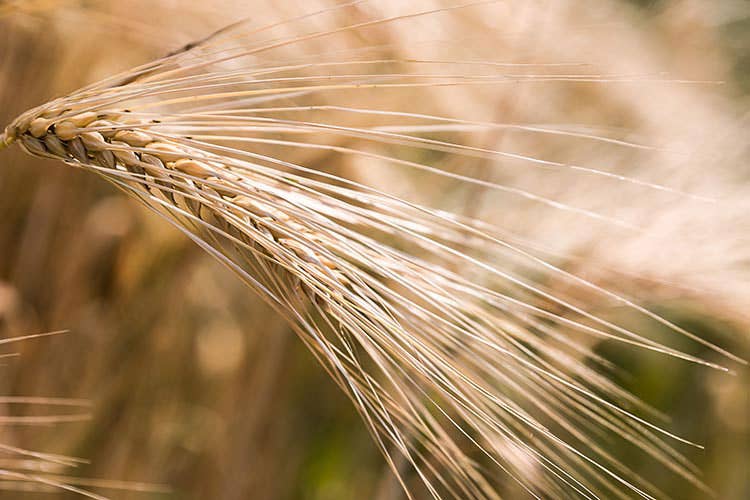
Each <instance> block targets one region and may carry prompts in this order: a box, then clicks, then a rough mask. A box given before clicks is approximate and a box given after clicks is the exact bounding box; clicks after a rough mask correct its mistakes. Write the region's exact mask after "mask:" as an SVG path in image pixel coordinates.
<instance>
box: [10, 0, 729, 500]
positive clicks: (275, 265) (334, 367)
mask: <svg viewBox="0 0 750 500" xmlns="http://www.w3.org/2000/svg"><path fill="white" fill-rule="evenodd" d="M347 5H348V4H347ZM347 5H343V6H338V7H336V8H331V9H329V10H327V11H322V12H315V13H311V14H309V15H303V16H300V17H299V18H297V19H294V20H291V21H290V23H291V22H299V21H302V20H304V19H306V18H312V17H315V16H325V15H328V14H330V13H331V12H333V11H337V10H341V9H345V8H346V7H347ZM471 8H472V6H471V5H470V6H456V7H450V8H438V9H434V10H431V11H415V12H412V13H409V14H402V15H396V16H392V17H384V18H374V19H370V20H366V21H362V22H360V23H356V24H352V25H348V26H341V27H340V28H338V29H335V30H332V31H323V32H312V33H310V34H306V35H301V36H292V37H287V38H281V39H270V40H264V39H263V36H262V35H263V32H264V29H263V28H259V29H254V30H251V29H249V28H248V27H247V26H245V24H244V23H239V24H238V25H236V26H232V27H230V28H228V29H226V30H222V31H220V32H218V33H216V34H215V35H214V36H212V37H209V38H208V39H206V40H204V41H203V42H201V43H198V44H191V46H189V47H186V48H185V50H182V51H178V52H176V53H174V54H171V55H169V56H167V57H165V58H163V59H161V60H158V61H155V62H153V63H150V64H146V65H144V66H142V67H139V68H135V69H133V70H132V71H129V72H127V73H125V74H122V75H117V76H114V77H112V78H108V79H106V80H104V81H102V82H100V83H98V84H95V85H92V86H90V87H87V88H84V89H82V90H80V91H77V92H74V93H72V94H70V95H68V96H65V97H62V98H59V99H56V100H53V101H51V102H49V103H46V104H44V105H42V106H40V107H38V108H35V109H32V110H30V111H28V112H26V113H24V114H23V115H21V116H20V117H19V118H18V119H16V120H15V121H14V122H13V123H11V124H10V125H9V126H8V127H7V128H6V129H5V132H4V134H3V135H2V136H0V139H1V140H2V142H3V144H5V145H10V144H13V143H17V144H19V145H20V146H21V147H22V148H23V149H25V150H26V151H27V152H28V153H30V154H32V155H36V156H40V157H46V158H52V159H56V160H62V161H63V162H65V163H67V164H68V165H71V166H74V167H77V168H83V169H85V170H89V171H92V172H95V173H97V174H99V175H101V176H102V177H104V178H105V179H107V180H108V181H110V182H112V183H113V184H115V185H116V186H117V187H118V188H120V189H121V190H123V191H124V192H126V193H128V194H129V195H131V196H133V197H135V198H137V199H139V200H140V201H141V202H143V203H144V204H145V205H146V206H147V207H149V208H150V209H152V210H153V211H155V212H156V213H158V214H160V215H161V216H163V217H164V218H166V219H167V220H169V221H170V222H172V223H173V224H174V225H175V226H176V227H178V228H180V229H181V230H182V231H184V232H185V234H186V235H188V236H189V237H190V238H192V239H193V240H194V241H195V242H196V243H197V244H198V245H200V246H201V247H202V248H204V249H205V250H206V251H207V252H209V253H210V254H212V255H214V256H215V257H216V258H217V259H219V260H220V261H221V262H223V263H224V264H225V265H227V266H228V267H229V268H231V269H232V270H233V271H235V272H236V273H237V275H238V276H239V277H240V278H241V279H243V280H244V281H245V282H246V283H247V284H248V285H249V286H250V287H251V288H252V289H254V290H255V291H256V292H257V293H259V294H260V295H261V296H262V297H263V298H264V299H265V300H267V301H268V303H269V304H270V305H271V306H273V307H274V309H275V310H276V311H277V312H278V313H279V314H280V315H282V316H283V317H285V318H286V319H287V320H288V321H289V323H290V324H291V325H292V326H293V328H294V329H295V331H296V332H297V334H298V335H299V337H300V338H301V339H302V341H304V342H305V343H306V344H307V346H308V347H309V348H310V350H311V351H312V352H313V353H314V354H315V356H316V357H317V358H318V359H319V361H320V362H321V364H322V365H323V366H324V367H325V369H326V370H327V371H328V372H329V373H330V375H331V376H332V377H333V379H334V380H335V381H336V383H337V384H338V385H339V386H340V387H341V389H342V390H343V391H344V392H345V393H346V394H347V395H348V396H349V397H350V399H351V400H352V402H353V404H354V405H355V407H356V408H357V410H358V411H359V412H360V414H361V415H362V418H363V420H364V421H365V423H366V425H367V426H368V428H369V429H370V430H371V431H372V435H373V438H374V440H375V442H376V443H377V445H378V446H379V448H380V449H381V450H382V452H383V454H384V456H385V457H386V460H387V461H388V463H389V464H390V465H391V466H392V468H393V470H394V473H396V474H397V475H400V474H402V472H401V471H400V468H399V467H398V465H397V464H398V463H399V461H400V460H404V459H405V460H406V461H407V462H408V463H409V464H410V465H411V468H412V471H413V473H415V474H416V475H417V476H418V477H419V479H420V480H421V482H422V483H423V485H424V487H425V488H426V489H427V491H428V492H429V493H430V494H431V495H432V496H433V497H434V498H461V499H468V498H472V499H490V498H498V497H500V495H501V493H502V491H503V489H504V484H506V482H507V481H508V480H509V479H510V480H512V481H514V482H515V483H517V485H518V486H520V487H521V488H522V489H523V490H525V491H526V492H527V493H528V494H529V495H531V496H534V497H537V498H542V497H544V498H565V497H581V498H628V497H631V496H634V495H637V496H641V497H643V498H655V497H658V496H661V493H660V492H658V491H655V489H654V488H653V487H652V486H651V485H648V484H643V483H642V481H641V480H640V479H639V478H638V477H636V476H635V475H634V474H633V473H632V472H631V471H630V470H629V468H628V466H627V464H624V463H621V462H620V461H619V460H618V458H617V457H615V456H612V455H611V454H610V452H609V451H608V449H607V447H606V446H605V445H603V444H602V443H601V442H600V441H599V439H598V438H597V436H599V435H601V434H602V433H603V434H606V435H609V436H612V437H616V438H618V439H621V440H624V441H626V442H629V443H631V444H632V445H634V446H636V447H638V448H640V449H641V450H642V452H643V453H644V454H646V455H650V456H651V457H653V458H654V459H656V460H657V461H659V462H661V463H662V464H663V465H664V466H665V467H666V468H669V469H671V470H672V471H674V472H676V473H677V474H680V475H682V476H683V477H684V478H685V479H686V480H687V481H691V482H693V483H694V484H695V485H696V486H697V487H703V486H702V485H701V483H700V481H699V480H698V479H696V477H695V470H694V468H693V467H692V466H691V465H690V464H689V463H688V462H687V461H686V460H685V459H683V458H682V457H681V455H680V453H679V452H678V451H676V450H675V449H674V448H673V447H672V446H671V445H670V444H668V441H669V440H672V441H679V442H682V443H688V442H687V441H686V440H684V439H683V438H680V437H678V436H675V435H673V434H671V433H670V432H669V431H668V430H665V429H663V428H661V427H659V426H657V425H656V424H654V423H651V421H650V420H649V419H648V418H646V417H642V416H640V415H642V414H643V413H648V409H647V408H645V407H643V406H642V405H641V404H640V403H639V402H638V401H637V400H636V399H635V398H634V397H633V396H632V395H630V394H627V393H626V392H624V391H623V390H621V389H620V388H618V387H617V386H616V385H615V384H614V383H612V382H611V381H609V380H608V379H607V378H606V377H605V376H603V375H602V374H601V373H600V372H599V370H597V369H595V368H594V367H592V363H593V364H597V363H601V364H604V362H603V361H602V360H600V359H598V358H597V357H596V356H595V355H594V354H593V353H591V352H590V350H589V344H590V339H595V340H600V339H607V340H609V341H612V342H619V343H622V344H623V345H630V346H636V347H639V348H642V349H647V350H652V351H657V352H660V353H663V354H665V355H669V356H674V357H678V358H682V359H685V360H686V361H691V362H695V363H699V364H703V365H706V366H709V367H712V368H716V369H721V370H723V369H724V368H722V367H721V366H717V365H715V364H712V363H710V362H708V361H704V360H701V359H698V358H695V357H693V356H691V355H689V354H685V353H683V352H680V351H677V350H675V349H672V348H670V347H668V346H665V345H661V344H659V343H657V342H655V341H654V340H651V339H648V338H645V337H643V336H641V335H639V334H638V333H636V332H633V331H631V330H629V329H627V328H625V327H624V326H621V325H618V324H615V323H612V322H610V321H608V320H607V319H606V318H603V317H600V316H599V315H597V314H596V313H595V312H593V311H591V310H589V308H587V307H586V306H585V305H581V304H580V303H579V301H577V300H576V299H575V297H576V293H574V292H569V293H566V292H561V291H559V290H556V289H555V288H553V287H551V286H549V283H550V282H552V281H554V280H560V281H562V282H564V283H566V285H567V286H568V287H570V288H571V289H574V290H575V292H577V293H579V294H580V293H586V294H589V295H590V296H592V297H597V298H598V299H601V300H607V301H611V302H613V303H616V304H618V305H621V306H625V307H628V308H631V309H632V310H633V311H635V312H636V313H638V314H639V315H641V316H642V317H643V318H644V319H645V320H648V321H653V322H656V323H658V324H661V325H663V326H666V327H668V328H669V329H671V330H672V331H673V332H674V333H675V334H677V335H684V336H687V337H689V338H691V339H692V340H693V341H695V342H698V343H701V344H704V345H708V346H709V347H711V348H712V349H714V350H716V351H717V352H720V353H722V354H724V355H725V356H727V357H729V358H731V359H736V358H734V357H733V356H732V355H731V354H729V353H726V352H724V351H722V350H721V349H720V348H718V347H714V346H711V345H709V344H708V343H707V342H705V341H704V340H702V339H700V338H698V337H696V336H695V335H693V334H691V333H690V332H688V331H686V330H684V329H683V328H681V327H680V326H678V325H675V324H672V323H670V322H669V321H667V320H666V319H664V318H662V317H660V316H658V315H656V314H655V313H653V312H651V311H649V310H648V309H646V308H644V307H642V306H640V305H638V304H637V303H636V302H633V301H631V300H630V299H628V298H625V297H622V296H620V295H617V294H615V293H614V292H611V291H609V290H608V289H605V288H603V287H601V286H599V285H597V284H596V283H594V282H591V281H587V280H586V279H584V278H582V277H579V276H576V275H574V274H572V273H571V272H569V271H566V270H565V269H563V268H561V267H559V266H558V265H556V264H555V263H553V262H552V261H551V260H545V259H543V258H541V257H539V256H538V254H537V253H536V252H533V251H531V250H530V249H529V248H528V247H527V246H525V245H524V244H522V243H519V242H518V241H515V240H514V239H512V238H509V237H508V236H507V235H506V234H505V233H504V232H503V231H501V230H500V229H499V228H498V227H496V226H495V225H493V224H492V223H491V222H488V221H484V220H480V219H478V218H473V217H469V216H465V215H461V214H458V213H453V212H451V211H450V210H442V209H435V208H432V207H431V206H430V205H429V204H428V203H427V202H426V201H425V199H423V197H421V196H420V195H419V192H416V193H415V192H409V191H405V190H404V189H403V186H393V189H392V190H390V189H385V188H384V187H382V186H381V187H376V186H371V185H367V183H365V182H360V181H358V180H357V179H356V178H352V177H351V176H347V175H345V174H344V173H340V172H338V173H337V172H330V171H327V170H326V169H325V166H324V165H321V164H323V163H325V161H326V158H327V156H326V155H343V156H347V157H353V158H356V159H357V160H358V162H359V163H358V165H365V167H364V168H372V169H377V168H381V167H383V166H384V165H389V166H390V167H394V166H395V167H397V168H399V169H403V170H409V171H414V172H417V173H418V175H419V176H421V177H417V181H416V182H417V183H420V184H422V186H423V187H424V189H425V190H430V189H432V188H431V186H430V185H429V183H430V182H434V183H436V185H438V186H439V185H442V184H441V183H444V182H446V181H450V182H456V183H458V184H460V185H462V186H469V187H474V188H481V189H486V190H491V191H493V192H499V193H502V194H503V195H506V196H508V197H517V198H519V199H520V200H526V201H528V200H531V201H533V202H534V203H538V204H541V205H543V206H546V207H548V208H549V209H550V210H559V211H563V212H566V213H569V214H573V215H575V216H579V217H583V218H584V219H586V220H589V221H593V222H596V223H606V224H614V225H617V224H622V225H626V226H627V223H623V222H622V221H619V220H615V219H613V218H612V217H609V216H606V215H602V214H600V213H598V212H596V211H593V210H587V209H583V208H579V207H575V206H572V205H568V204H565V203H561V202H558V201H556V200H554V199H550V198H547V197H545V196H542V195H538V194H535V193H534V192H531V191H526V190H523V189H521V188H518V187H509V186H506V185H503V184H500V183H496V182H493V181H491V180H484V179H481V178H477V177H473V176H471V175H465V174H458V173H455V172H454V171H453V170H451V168H450V161H458V162H471V161H479V160H486V159H495V160H498V159H502V160H513V161H524V162H527V163H528V164H529V165H532V166H534V167H541V168H558V169H564V168H569V169H573V170H577V171H583V172H585V173H586V174H587V175H589V176H594V177H601V178H607V179H611V178H615V179H616V180H617V181H618V182H621V183H624V184H628V185H631V186H633V185H635V186H637V187H638V188H641V189H644V190H669V189H668V188H666V187H664V186H662V185H659V184H654V183H649V182H646V181H640V180H637V179H631V178H627V177H624V176H619V175H617V176H615V175H613V174H609V173H607V172H606V171H602V170H595V169H592V168H585V167H582V166H575V165H564V164H561V163H554V162H550V161H546V160H542V159H539V158H535V157H531V156H524V155H520V154H516V153H509V152H504V151H501V150H499V149H494V148H492V147H480V146H477V145H472V144H468V143H461V142H458V141H453V140H449V139H445V138H444V137H442V136H440V134H443V133H446V132H448V133H454V134H461V133H466V132H472V131H476V130H486V129H492V128H494V127H502V126H503V125H502V124H497V123H489V122H477V121H472V120H469V119H463V118H462V117H461V116H442V115H438V114H435V113H432V112H429V111H425V112H422V111H421V110H420V104H424V103H421V102H418V101H414V102H413V106H412V107H410V108H409V109H399V110H398V111H394V110H388V109H383V108H375V107H372V108H364V107H358V106H356V105H355V104H354V103H356V101H357V96H361V95H369V94H371V93H374V92H376V93H382V95H384V96H385V97H384V99H386V101H387V99H388V96H389V95H391V93H404V94H408V95H409V96H412V97H414V96H422V98H423V99H424V100H425V101H430V100H431V99H434V98H436V97H434V96H433V94H432V93H433V92H435V93H436V95H437V93H439V92H440V91H443V90H448V91H450V90H451V89H466V88H469V89H477V92H480V91H481V92H485V91H491V89H492V88H494V87H497V86H502V85H507V84H514V85H515V84H524V83H544V82H548V83H552V82H582V83H589V84H609V83H612V82H618V81H629V80H631V79H632V77H627V78H626V77H621V76H617V75H612V76H601V75H598V74H595V73H590V74H577V73H576V74H571V73H570V72H569V71H568V70H570V68H569V67H566V66H561V67H560V68H558V67H557V66H555V65H548V66H547V65H538V66H540V67H542V68H543V69H544V71H543V72H542V73H540V74H537V73H531V74H530V73H523V72H521V73H517V72H512V73H509V72H508V71H510V69H509V68H508V67H506V66H503V65H502V63H500V62H497V61H474V62H473V63H472V62H467V61H466V60H455V61H450V60H442V61H437V60H429V59H415V58H405V57H399V56H398V55H396V56H390V57H388V56H386V55H383V54H380V53H378V56H377V57H374V56H372V52H373V50H372V48H371V47H367V46H364V47H360V48H359V49H356V50H355V49H352V50H348V51H347V50H340V51H331V52H330V53H327V54H321V55H320V56H319V57H318V58H315V59H312V60H311V59H305V60H283V59H273V61H272V62H271V63H269V62H267V60H264V59H263V58H262V57H261V56H264V55H266V54H268V53H272V51H273V50H274V49H278V48H283V47H286V46H290V45H295V44H302V43H305V42H308V41H310V40H319V39H325V38H326V37H331V36H333V35H336V34H338V33H360V32H362V33H366V31H367V30H368V29H377V28H379V27H381V26H384V25H390V24H394V23H399V22H402V21H404V20H409V19H432V18H434V17H441V18H444V17H450V16H451V15H454V14H455V15H458V13H459V12H462V11H464V10H466V9H469V10H470V9H471ZM376 53H377V51H376ZM438 63H439V64H438ZM431 67H433V68H434V67H438V68H440V69H441V70H444V71H441V72H436V71H430V70H429V68H431ZM535 69H539V68H535ZM439 95H443V94H439ZM417 98H418V97H417ZM425 108H427V109H429V106H425ZM383 118H385V119H389V120H395V121H396V122H403V123H405V124H404V125H401V126H372V125H370V124H369V121H370V120H376V119H383ZM505 126H506V127H508V125H505ZM526 130H527V131H530V132H533V133H541V134H557V135H561V136H563V137H566V136H570V137H576V138H578V139H581V138H583V139H586V140H591V141H597V142H608V141H611V139H608V138H606V137H604V136H596V135H593V134H581V133H575V132H567V131H564V130H558V129H547V128H544V127H527V128H526ZM342 139H346V140H347V141H348V142H347V143H346V144H342V142H343V141H342ZM372 146H376V147H379V148H381V150H375V148H373V147H372ZM626 146H632V147H638V145H636V144H626ZM287 151H293V153H289V155H288V156H286V155H285V153H286V152H287ZM310 151H312V152H319V153H322V158H318V159H316V161H315V162H314V164H310V163H313V162H312V161H310V158H315V157H314V156H307V157H305V155H304V154H302V153H300V152H310ZM381 151H384V152H381ZM296 158H307V159H308V161H309V163H308V164H305V163H304V162H303V161H297V160H296ZM429 158H438V160H436V161H430V160H429ZM369 176H377V174H372V173H370V174H369ZM408 194H411V195H412V197H411V198H410V197H409V196H407V195H408ZM678 194H679V193H678ZM444 201H446V202H449V200H447V199H446V200H444ZM592 300H593V299H592ZM582 339H583V340H582ZM587 339H588V340H587ZM634 408H635V409H634ZM399 479H400V481H401V484H402V486H403V487H404V489H405V491H407V493H408V492H409V484H408V483H409V480H408V478H401V477H400V476H399Z"/></svg>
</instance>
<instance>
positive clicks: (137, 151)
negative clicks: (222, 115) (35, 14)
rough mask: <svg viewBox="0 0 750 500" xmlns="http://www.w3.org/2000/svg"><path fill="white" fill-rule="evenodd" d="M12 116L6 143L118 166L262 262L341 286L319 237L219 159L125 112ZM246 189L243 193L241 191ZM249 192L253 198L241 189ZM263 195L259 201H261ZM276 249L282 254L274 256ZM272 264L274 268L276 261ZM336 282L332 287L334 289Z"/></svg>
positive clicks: (343, 280) (316, 295)
mask: <svg viewBox="0 0 750 500" xmlns="http://www.w3.org/2000/svg"><path fill="white" fill-rule="evenodd" d="M55 114H56V115H57V116H45V115H44V114H43V115H42V116H37V117H36V118H31V119H29V118H26V119H24V118H23V117H21V118H19V120H18V121H17V122H16V123H14V124H12V125H11V126H10V127H8V129H6V131H5V137H6V139H5V142H6V143H9V142H14V141H17V142H18V143H19V144H20V145H21V146H22V147H23V148H24V149H25V150H26V151H27V152H28V153H30V154H32V155H37V156H42V157H52V158H55V159H62V160H63V161H67V162H74V163H78V164H81V165H84V166H86V165H89V166H92V165H93V166H98V167H103V168H104V169H108V170H117V171H120V172H122V173H128V174H131V175H126V177H127V179H128V181H131V182H134V183H136V184H137V185H139V186H140V187H141V188H142V189H143V190H145V191H146V192H148V193H149V194H150V195H152V196H154V197H156V198H158V199H159V200H161V201H162V202H163V203H165V204H167V206H176V207H178V208H179V209H180V210H181V211H183V212H186V213H188V214H191V215H192V216H193V217H196V218H198V219H200V220H201V221H203V222H205V223H206V224H208V225H211V226H213V227H214V228H218V229H219V230H220V231H222V232H223V233H224V234H228V235H230V236H231V237H232V238H235V239H238V240H240V241H242V242H243V244H245V245H248V246H250V247H252V248H253V249H254V250H256V251H257V250H259V251H261V252H263V253H264V254H265V255H266V257H268V259H267V260H268V262H270V263H272V265H273V264H274V263H279V262H280V261H281V262H286V263H287V266H288V265H292V266H296V267H298V266H299V262H291V264H290V261H294V257H296V259H299V260H301V261H302V262H303V263H306V264H310V265H311V266H307V267H306V270H307V272H308V273H312V275H313V277H314V279H315V280H322V281H323V282H325V283H328V285H329V286H328V287H325V289H326V290H328V291H329V292H330V290H331V287H330V285H331V284H332V282H335V283H336V284H337V285H346V284H348V283H349V280H348V279H347V277H346V276H345V274H344V273H343V272H342V270H341V269H340V268H339V267H338V266H337V265H336V263H335V262H334V261H333V260H332V259H331V258H329V257H327V256H325V255H323V254H321V253H320V252H319V251H316V250H315V249H314V247H317V248H321V247H323V248H326V247H330V245H327V244H326V239H325V238H324V237H322V236H321V235H320V234H319V233H316V232H315V231H312V230H310V228H308V227H307V226H305V225H303V224H301V223H299V222H298V221H296V220H295V218H294V217H292V216H290V215H289V214H288V213H286V212H284V211H283V210H282V209H281V208H280V207H283V206H284V204H285V202H284V200H282V199H280V198H279V195H278V193H273V192H271V191H269V190H264V189H263V188H262V187H260V186H258V185H257V183H252V182H250V179H248V178H246V177H243V176H242V175H241V174H239V173H238V172H236V171H235V170H233V169H231V168H229V167H228V166H227V165H226V164H225V163H222V162H220V161H216V160H213V159H210V158H205V157H203V156H202V153H200V152H197V151H194V150H192V149H191V148H188V147H186V146H184V145H182V144H180V143H177V142H172V141H169V140H168V139H164V138H162V137H157V136H155V135H151V134H150V133H148V132H146V131H144V130H139V129H138V125H139V122H137V121H134V120H128V118H127V113H119V112H112V113H93V112H84V113H79V114H75V115H72V116H65V117H64V118H62V119H61V118H60V117H59V116H60V113H55ZM241 193H246V194H241ZM250 193H252V197H251V196H248V195H247V194H250ZM264 200H265V202H264ZM278 247H281V248H283V249H285V250H287V251H289V252H291V254H293V256H294V257H293V258H292V259H289V257H291V255H290V254H289V253H287V258H286V259H285V258H283V256H282V255H280V254H279V248H278ZM277 267H278V266H277ZM295 284H296V285H297V288H298V289H300V290H302V291H303V292H304V293H305V294H306V295H307V296H308V297H309V298H310V299H312V300H314V301H315V302H316V304H318V305H319V306H323V307H326V308H327V306H326V304H327V301H325V300H323V297H322V296H321V291H320V290H318V291H315V290H313V289H312V288H311V287H310V286H309V285H306V284H304V283H303V282H301V281H300V280H299V279H296V278H295ZM334 288H337V287H334Z"/></svg>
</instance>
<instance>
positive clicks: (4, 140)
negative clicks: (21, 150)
mask: <svg viewBox="0 0 750 500" xmlns="http://www.w3.org/2000/svg"><path fill="white" fill-rule="evenodd" d="M13 140H14V139H13V137H11V136H9V135H8V134H7V133H6V132H2V133H0V151H2V150H3V149H5V148H7V147H8V146H10V145H11V144H12V143H13Z"/></svg>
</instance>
